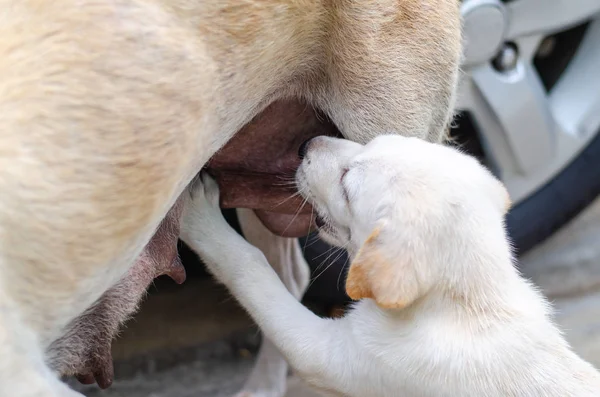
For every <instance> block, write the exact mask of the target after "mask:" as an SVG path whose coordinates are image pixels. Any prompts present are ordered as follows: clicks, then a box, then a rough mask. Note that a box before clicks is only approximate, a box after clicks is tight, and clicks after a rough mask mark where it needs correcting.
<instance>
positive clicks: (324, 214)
mask: <svg viewBox="0 0 600 397" xmlns="http://www.w3.org/2000/svg"><path fill="white" fill-rule="evenodd" d="M301 156H302V157H303V161H302V164H301V166H300V168H299V169H298V172H297V174H296V182H297V184H298V189H299V191H300V192H301V193H302V194H303V195H304V196H305V197H306V198H307V199H308V200H309V201H310V202H311V203H312V204H313V206H314V208H315V209H316V211H317V215H318V218H317V224H318V225H319V234H320V237H321V238H323V239H324V240H326V241H328V242H329V243H331V244H334V245H337V246H340V247H344V248H347V249H348V252H349V254H350V257H351V258H352V263H351V265H350V270H349V273H348V279H347V281H346V290H347V293H348V295H349V296H350V297H351V298H353V299H361V298H372V299H375V301H376V302H377V303H378V304H379V305H380V306H381V307H384V308H397V309H400V308H404V307H407V306H409V305H410V304H411V303H413V302H414V301H415V300H416V299H418V298H420V297H421V296H423V295H424V294H426V293H427V292H428V291H430V290H431V289H432V288H434V287H436V286H439V285H442V284H444V283H445V282H447V280H445V279H444V275H446V274H448V272H446V268H445V267H446V266H447V265H448V264H452V263H455V262H456V260H457V259H458V258H459V257H460V256H461V255H466V254H467V253H468V252H470V251H468V250H467V249H466V248H468V246H469V244H477V242H478V240H480V239H481V238H483V237H482V235H481V234H480V233H482V231H485V230H487V229H491V230H495V232H496V234H497V235H496V236H495V237H494V238H500V239H502V240H503V241H504V230H503V227H502V222H503V217H504V214H505V213H506V211H507V210H508V208H509V205H510V201H509V198H508V194H507V192H506V190H505V188H504V186H503V185H502V184H501V183H500V182H499V181H498V180H497V179H496V178H494V177H493V176H492V174H490V173H489V172H488V171H487V170H486V169H485V168H484V167H483V166H481V165H480V164H479V163H478V162H477V160H475V159H473V158H471V157H469V156H466V155H464V154H462V153H460V152H459V151H457V150H455V149H452V148H449V147H444V146H441V145H436V144H432V143H428V142H425V141H422V140H419V139H417V138H405V137H401V136H398V135H384V136H380V137H378V138H376V139H374V140H373V141H371V142H370V143H368V144H367V145H364V146H363V145H360V144H358V143H354V142H350V141H347V140H342V139H335V138H327V137H317V138H314V139H312V140H310V141H309V142H307V143H306V144H305V145H304V147H303V148H302V151H301ZM486 233H487V232H486Z"/></svg>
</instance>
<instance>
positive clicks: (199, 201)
mask: <svg viewBox="0 0 600 397" xmlns="http://www.w3.org/2000/svg"><path fill="white" fill-rule="evenodd" d="M184 194H186V193H184ZM228 231H229V225H228V224H227V221H226V220H225V218H224V217H223V214H222V213H221V209H220V208H219V186H218V185H217V182H215V180H214V179H212V177H210V175H208V174H206V173H204V172H203V173H201V174H200V176H199V177H198V179H197V180H196V181H194V182H193V183H192V185H191V186H190V188H189V191H188V193H187V194H186V198H185V202H184V208H183V212H182V214H181V230H180V236H181V238H182V240H183V241H185V242H188V241H191V240H198V241H201V242H208V241H212V240H214V239H216V238H219V237H220V236H219V234H222V233H228Z"/></svg>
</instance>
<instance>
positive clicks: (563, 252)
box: [79, 199, 600, 397]
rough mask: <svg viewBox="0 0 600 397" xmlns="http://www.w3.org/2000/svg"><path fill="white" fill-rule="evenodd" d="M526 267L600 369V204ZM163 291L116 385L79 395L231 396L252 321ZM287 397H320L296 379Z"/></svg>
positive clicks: (149, 305) (246, 365)
mask: <svg viewBox="0 0 600 397" xmlns="http://www.w3.org/2000/svg"><path fill="white" fill-rule="evenodd" d="M521 263H522V268H523V271H524V274H525V275H526V276H527V277H530V278H531V279H532V280H534V281H535V282H536V283H537V284H538V285H539V286H540V287H541V288H542V289H543V291H544V292H545V293H546V294H547V296H548V297H549V298H550V299H551V300H552V301H553V303H554V306H555V308H556V310H557V314H556V319H557V321H558V323H559V324H560V326H561V327H562V329H563V330H564V331H565V333H566V336H567V338H568V340H569V341H570V342H571V344H572V345H573V347H574V348H575V350H576V351H577V352H578V353H579V354H580V355H582V356H583V357H584V358H586V359H587V360H589V361H590V362H592V363H593V364H594V365H596V366H597V367H599V368H600V199H599V200H597V201H596V203H595V204H594V205H592V206H591V207H590V208H589V209H588V210H587V211H586V212H585V213H584V214H582V215H581V216H580V217H578V218H577V219H576V220H575V221H573V222H572V223H571V224H569V225H568V226H567V227H565V228H564V229H563V230H561V231H560V232H559V233H557V234H556V235H555V236H554V237H553V238H551V239H550V240H548V241H547V242H546V243H545V244H543V245H542V246H540V247H538V248H536V249H535V250H534V251H532V252H530V253H529V254H527V255H526V256H525V257H524V258H522V259H521ZM157 289H159V290H160V293H155V292H151V294H150V296H149V297H148V299H147V301H146V302H145V304H144V305H143V307H142V310H141V312H140V313H139V314H138V315H137V316H136V318H135V319H134V320H133V321H132V322H131V323H130V324H129V326H128V329H127V330H126V331H125V332H124V333H123V335H122V337H121V338H120V339H119V340H117V342H116V343H115V345H114V348H113V354H114V358H115V362H116V377H117V380H116V382H115V384H114V385H113V386H112V387H111V388H110V389H108V390H105V391H100V390H98V389H97V388H96V387H79V389H80V390H82V391H83V392H84V394H85V395H86V396H89V397H96V396H107V397H108V396H110V397H125V396H126V397H142V396H148V397H191V396H194V397H225V396H231V395H232V394H233V393H234V392H235V391H237V390H238V389H239V387H240V386H241V384H242V382H243V380H244V379H245V377H246V375H247V373H248V371H249V370H250V368H251V365H252V360H253V354H254V353H255V352H256V349H257V347H258V344H259V337H258V332H257V331H256V330H255V329H253V328H252V323H251V321H250V320H249V319H248V317H247V316H246V315H245V314H244V312H243V311H242V310H241V309H240V308H239V307H238V306H237V305H236V304H235V302H234V301H233V300H232V299H231V298H229V297H228V295H227V293H226V291H223V289H222V288H220V287H217V286H215V285H214V284H212V283H211V282H210V281H209V280H191V282H187V283H186V284H185V285H184V286H183V287H178V288H173V285H171V284H169V283H165V282H163V283H157ZM287 396H288V397H315V396H316V394H314V393H313V392H311V391H309V390H308V388H306V387H305V386H303V385H302V384H301V383H300V382H299V381H298V380H297V379H295V378H291V381H290V387H289V392H288V395H287Z"/></svg>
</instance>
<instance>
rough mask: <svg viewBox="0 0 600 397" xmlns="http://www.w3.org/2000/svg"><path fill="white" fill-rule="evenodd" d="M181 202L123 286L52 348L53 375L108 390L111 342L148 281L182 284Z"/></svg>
mask: <svg viewBox="0 0 600 397" xmlns="http://www.w3.org/2000/svg"><path fill="white" fill-rule="evenodd" d="M184 194H185V193H184ZM182 202H183V200H182V199H181V197H180V198H179V199H178V200H177V202H176V203H175V205H174V206H173V208H171V210H170V211H169V212H168V213H167V216H166V217H165V219H164V220H163V221H162V223H161V224H160V225H159V227H158V229H157V230H156V233H155V234H154V236H153V237H152V239H151V240H150V242H149V243H148V245H146V247H145V248H144V250H143V251H142V253H141V254H140V256H139V258H138V259H137V261H136V262H135V264H134V265H133V266H132V267H131V269H129V272H128V273H127V274H126V275H125V276H124V277H123V278H122V279H121V281H120V282H119V283H117V284H116V285H115V286H114V287H112V288H111V289H109V290H108V291H106V292H105V293H104V295H102V297H101V298H100V299H99V300H98V301H97V302H96V303H95V304H94V305H93V306H92V307H90V308H89V309H88V310H87V311H86V312H84V313H83V314H82V315H81V316H79V317H78V318H76V319H75V320H74V321H73V322H71V324H69V326H68V327H67V331H66V332H65V335H64V336H63V337H62V338H60V339H58V340H57V341H55V342H54V343H53V344H52V345H51V346H50V348H49V353H48V355H49V363H50V366H51V367H52V368H54V369H55V370H56V371H57V372H59V373H61V374H65V375H76V377H77V379H78V380H79V381H80V382H81V383H84V384H92V383H94V381H95V382H97V383H98V386H100V387H101V388H102V389H105V388H107V387H109V386H110V385H111V384H112V381H113V378H114V371H113V362H112V356H111V344H112V340H113V338H114V337H115V336H116V335H117V333H118V331H119V327H120V326H121V324H123V323H124V322H125V321H127V320H128V319H129V318H130V317H131V316H132V314H133V313H135V312H136V311H137V309H138V306H139V303H140V301H141V300H142V298H143V297H144V295H145V294H146V289H147V288H148V286H149V285H150V283H151V282H152V280H154V279H155V278H156V277H158V276H162V275H168V276H169V277H171V278H172V279H173V280H175V282H177V283H178V284H181V283H183V282H184V281H185V269H184V267H183V265H182V264H181V261H180V260H179V256H178V255H177V239H178V236H179V218H180V216H181V211H182V209H183V205H182Z"/></svg>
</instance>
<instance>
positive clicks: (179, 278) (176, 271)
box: [160, 256, 186, 284]
mask: <svg viewBox="0 0 600 397" xmlns="http://www.w3.org/2000/svg"><path fill="white" fill-rule="evenodd" d="M160 275H165V276H169V277H171V279H173V281H175V282H176V283H177V284H183V282H184V281H185V279H186V273H185V268H184V267H183V264H182V263H181V259H179V256H176V257H175V259H173V261H172V262H171V264H170V265H169V266H167V268H166V269H165V271H164V272H163V273H161V274H160Z"/></svg>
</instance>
